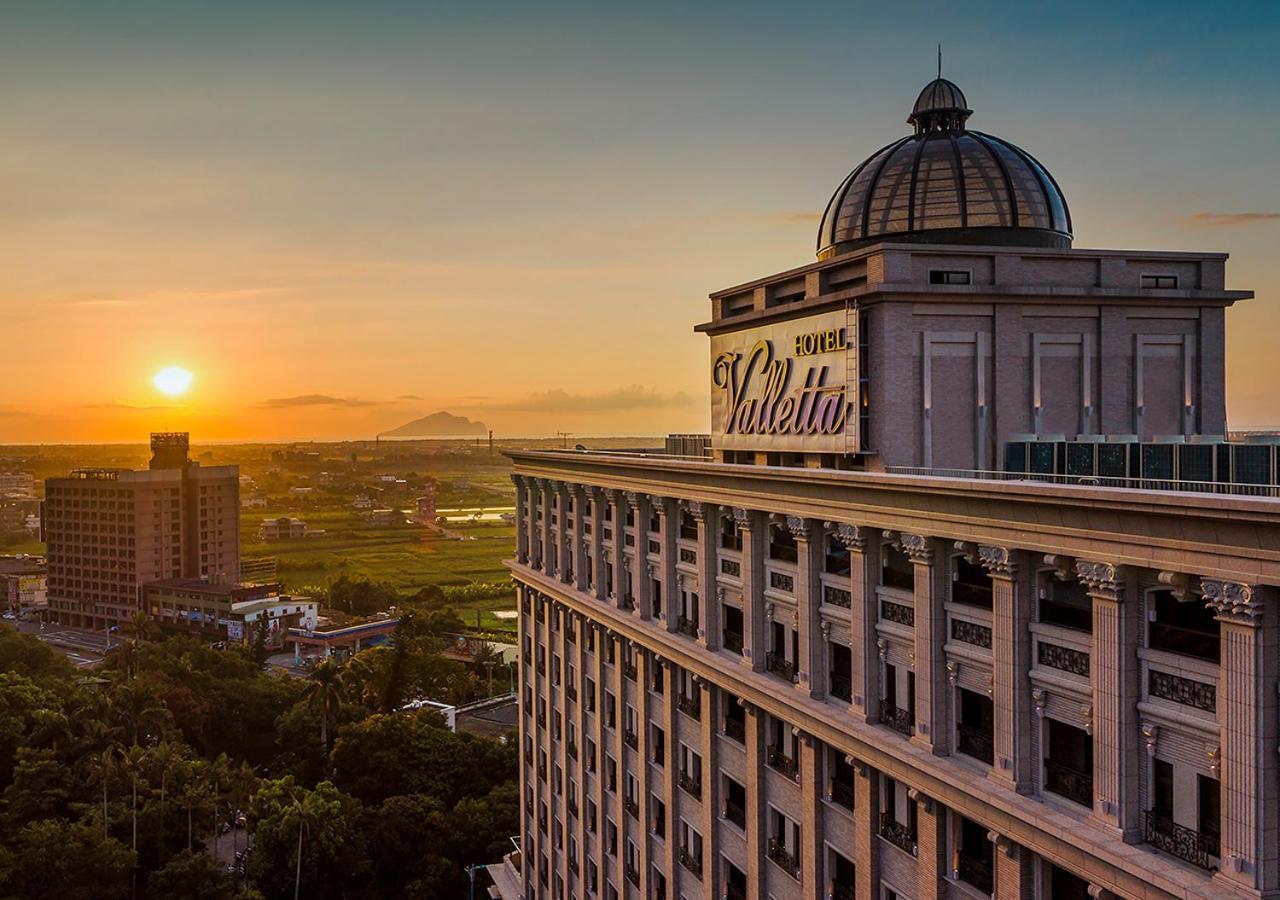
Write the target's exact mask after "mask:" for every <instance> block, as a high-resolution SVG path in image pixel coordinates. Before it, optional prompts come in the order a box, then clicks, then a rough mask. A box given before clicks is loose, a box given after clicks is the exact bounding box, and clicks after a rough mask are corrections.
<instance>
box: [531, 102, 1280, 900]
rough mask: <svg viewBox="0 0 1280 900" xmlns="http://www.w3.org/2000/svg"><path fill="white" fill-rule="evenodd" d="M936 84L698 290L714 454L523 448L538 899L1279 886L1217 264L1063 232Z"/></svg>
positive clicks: (1269, 646)
mask: <svg viewBox="0 0 1280 900" xmlns="http://www.w3.org/2000/svg"><path fill="white" fill-rule="evenodd" d="M969 115H970V111H969V109H968V107H967V104H966V103H965V100H964V97H963V95H962V94H961V93H960V91H959V89H957V88H956V87H955V86H954V85H952V84H951V83H950V82H946V81H943V80H939V81H937V82H934V83H932V84H930V85H929V86H927V87H926V88H925V90H924V91H923V92H922V93H921V95H920V98H919V100H918V101H917V103H916V107H915V109H914V110H913V112H912V115H911V117H910V118H909V120H908V121H909V122H910V123H911V124H912V125H914V133H912V134H911V135H909V136H908V137H906V138H903V139H902V140H900V141H898V142H896V143H894V144H891V145H889V146H888V147H886V148H885V149H883V150H881V151H879V152H877V153H876V154H874V155H873V156H872V157H871V158H869V159H868V160H867V161H866V162H864V163H863V164H862V165H860V166H859V167H858V168H857V169H855V170H854V172H853V173H852V174H851V175H850V176H849V177H848V178H847V179H846V180H845V181H844V182H843V183H842V184H841V186H840V187H839V189H838V190H837V192H836V194H835V196H834V197H833V199H832V201H831V204H830V206H829V208H828V210H827V214H826V216H825V217H824V218H823V222H822V225H821V229H820V234H819V243H818V249H819V260H818V262H816V263H814V264H810V265H806V266H803V267H801V268H798V269H795V270H792V271H788V272H783V273H781V274H778V275H774V276H770V277H768V278H762V279H759V280H756V281H752V282H749V283H746V284H743V285H740V286H737V287H734V288H730V289H728V290H724V291H719V292H717V293H715V294H713V295H712V296H711V300H712V316H711V320H710V321H709V322H708V323H706V324H704V325H701V326H699V330H701V331H703V332H705V333H707V334H708V335H709V337H710V341H711V359H710V363H711V365H710V373H709V374H710V376H711V384H712V435H711V453H710V455H709V456H707V457H692V458H690V457H684V456H676V455H671V454H664V453H663V452H662V451H655V452H654V453H651V454H636V453H632V454H626V453H611V452H607V451H602V452H590V451H537V452H535V451H528V452H517V453H513V454H512V458H513V461H514V472H515V474H514V480H515V483H516V494H517V498H518V511H517V517H518V522H519V529H518V546H517V557H516V559H515V561H514V562H513V563H512V566H511V568H512V572H513V574H514V576H515V578H516V581H517V583H518V590H519V595H520V604H521V608H520V631H521V642H522V650H523V659H522V665H521V668H520V673H521V674H520V691H521V717H520V740H521V742H522V754H523V767H522V770H521V772H522V774H521V789H522V791H523V795H522V814H521V836H520V842H521V843H520V851H519V853H518V854H515V855H513V857H511V858H510V859H509V861H508V862H509V866H511V867H512V868H514V870H515V871H516V874H517V876H518V878H517V880H518V881H519V882H520V883H522V884H523V889H524V892H525V894H526V895H527V896H529V897H539V898H543V897H545V898H553V900H562V898H577V897H600V898H604V900H615V898H630V897H646V898H662V900H667V898H670V900H676V898H688V900H693V898H699V897H708V898H730V900H739V898H776V900H800V898H806V900H817V898H820V897H826V898H834V900H848V898H855V897H856V898H858V900H898V898H904V900H938V898H942V897H946V898H952V900H960V898H967V900H976V898H983V897H991V896H995V897H997V898H1015V897H1016V898H1032V897H1040V898H1053V900H1077V898H1078V900H1085V898H1088V897H1093V898H1099V897H1111V896H1115V897H1125V898H1139V897H1141V898H1154V897H1174V896H1177V897H1217V898H1222V897H1274V896H1277V894H1278V893H1280V828H1278V825H1280V789H1278V786H1277V763H1278V762H1280V758H1278V753H1277V751H1278V750H1280V729H1278V728H1277V684H1278V680H1277V679H1278V674H1280V673H1278V660H1280V654H1278V652H1277V651H1278V650H1280V647H1278V646H1277V643H1278V642H1277V605H1276V604H1277V597H1276V586H1278V585H1280V503H1278V502H1277V500H1276V499H1275V497H1274V494H1275V491H1276V489H1275V487H1274V484H1275V480H1276V479H1275V472H1276V462H1277V461H1276V458H1275V449H1276V448H1275V447H1273V446H1270V445H1266V444H1241V445H1233V444H1229V443H1227V442H1225V440H1224V438H1223V437H1222V435H1224V433H1225V430H1226V412H1225V400H1224V376H1223V355H1224V354H1223V339H1224V338H1223V331H1224V320H1225V315H1224V314H1225V310H1226V308H1228V307H1229V306H1230V305H1231V304H1232V303H1233V302H1235V301H1237V300H1240V299H1243V298H1246V297H1248V296H1250V294H1248V293H1246V292H1239V291H1228V290H1226V288H1225V257H1224V256H1222V255H1220V254H1208V253H1158V252H1128V251H1110V250H1103V251H1096V250H1081V249H1073V248H1072V246H1071V222H1070V218H1069V215H1068V212H1067V205H1066V202H1065V200H1064V199H1063V196H1062V193H1061V191H1060V190H1059V188H1058V186H1057V184H1056V183H1055V182H1054V180H1053V179H1052V177H1051V176H1050V175H1049V174H1048V171H1047V169H1045V168H1044V167H1043V166H1042V165H1040V164H1039V163H1038V162H1036V160H1034V159H1033V158H1032V157H1031V156H1030V155H1029V154H1027V153H1025V152H1024V151H1022V150H1020V149H1019V148H1017V147H1015V146H1014V145H1012V144H1010V143H1008V142H1007V141H1003V140H1001V139H998V138H994V137H991V136H990V135H986V134H982V133H979V132H975V131H971V130H969V129H968V126H967V119H968V117H969Z"/></svg>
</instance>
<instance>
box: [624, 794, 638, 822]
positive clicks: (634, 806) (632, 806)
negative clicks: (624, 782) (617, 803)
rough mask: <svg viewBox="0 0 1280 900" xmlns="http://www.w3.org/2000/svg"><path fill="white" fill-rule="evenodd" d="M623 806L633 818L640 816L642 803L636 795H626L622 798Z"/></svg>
mask: <svg viewBox="0 0 1280 900" xmlns="http://www.w3.org/2000/svg"><path fill="white" fill-rule="evenodd" d="M622 808H623V809H625V810H626V811H627V814H628V815H630V816H631V818H633V819H639V818H640V804H639V803H638V802H637V801H636V799H635V798H634V797H624V798H623V800H622Z"/></svg>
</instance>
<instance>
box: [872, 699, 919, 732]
mask: <svg viewBox="0 0 1280 900" xmlns="http://www.w3.org/2000/svg"><path fill="white" fill-rule="evenodd" d="M911 718H912V717H911V713H909V712H908V711H907V710H905V709H902V708H901V707H898V706H894V705H893V703H891V702H890V701H888V700H881V701H880V723H881V724H882V725H887V726H889V727H890V728H892V729H893V730H894V731H896V732H898V734H900V735H902V736H903V737H911V735H912V734H913V733H914V732H915V726H914V723H912V721H911Z"/></svg>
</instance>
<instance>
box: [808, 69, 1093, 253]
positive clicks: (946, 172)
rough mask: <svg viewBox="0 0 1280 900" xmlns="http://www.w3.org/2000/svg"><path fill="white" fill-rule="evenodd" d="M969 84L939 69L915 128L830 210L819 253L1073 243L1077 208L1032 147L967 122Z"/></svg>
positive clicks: (857, 173)
mask: <svg viewBox="0 0 1280 900" xmlns="http://www.w3.org/2000/svg"><path fill="white" fill-rule="evenodd" d="M972 114H973V111H972V110H970V109H969V108H968V103H967V102H966V100H965V96H964V93H963V92H962V91H961V90H960V88H958V87H957V86H956V85H955V84H953V83H952V82H950V81H948V80H946V79H945V78H938V79H936V80H935V81H931V82H930V83H929V84H927V85H925V87H924V90H922V91H921V92H920V96H919V97H917V98H916V103H915V106H914V107H913V108H912V110H911V115H910V116H908V117H907V121H908V122H909V123H910V124H911V125H913V126H915V134H911V135H907V136H906V137H904V138H902V139H900V140H897V141H894V142H893V143H892V144H889V145H888V146H887V147H883V148H881V149H880V150H878V151H876V152H875V153H874V154H872V155H871V157H870V158H868V159H867V160H866V161H864V162H863V163H862V164H861V165H860V166H858V167H857V168H856V169H854V170H853V172H852V173H850V175H849V177H848V178H846V179H845V180H844V182H843V183H842V184H841V185H840V187H839V189H838V190H837V191H836V192H835V195H834V196H833V197H832V198H831V202H830V203H828V204H827V211H826V213H825V214H824V215H823V217H822V225H821V227H820V228H819V230H818V258H819V259H827V258H828V257H831V256H835V255H837V254H839V253H844V252H846V251H848V250H852V249H855V248H857V247H860V246H864V245H866V244H871V243H876V242H878V241H898V242H904V243H911V242H917V243H948V244H989V245H1013V246H1029V247H1070V246H1071V213H1070V211H1069V210H1068V209H1067V201H1066V199H1065V198H1064V197H1063V196H1062V191H1061V189H1060V188H1059V187H1058V183H1057V182H1056V181H1054V179H1053V176H1052V175H1050V174H1049V172H1048V170H1047V169H1045V167H1044V166H1042V165H1041V164H1040V163H1039V162H1038V161H1037V160H1036V159H1035V157H1033V156H1032V155H1031V154H1030V153H1027V152H1026V151H1025V150H1023V149H1021V148H1020V147H1018V146H1016V145H1015V144H1011V143H1009V142H1008V141H1006V140H1004V139H1002V138H998V137H995V136H993V135H989V134H983V133H982V132H980V131H970V130H969V129H968V128H967V127H966V124H965V123H966V122H967V120H968V118H969V116H971V115H972Z"/></svg>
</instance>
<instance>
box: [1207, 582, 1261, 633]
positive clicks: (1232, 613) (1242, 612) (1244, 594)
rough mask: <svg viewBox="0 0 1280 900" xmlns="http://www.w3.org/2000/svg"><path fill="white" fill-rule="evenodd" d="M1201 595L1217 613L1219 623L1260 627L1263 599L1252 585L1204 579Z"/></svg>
mask: <svg viewBox="0 0 1280 900" xmlns="http://www.w3.org/2000/svg"><path fill="white" fill-rule="evenodd" d="M1200 593H1201V596H1203V597H1204V602H1205V603H1206V604H1207V605H1208V607H1209V608H1210V609H1212V610H1213V611H1214V612H1215V613H1217V615H1218V620H1219V621H1222V622H1235V623H1237V624H1240V625H1258V624H1259V619H1261V618H1262V598H1261V597H1259V596H1258V592H1257V589H1256V588H1255V587H1254V586H1253V585H1251V584H1245V583H1244V582H1241V581H1219V580H1217V579H1212V578H1203V579H1201V580H1200Z"/></svg>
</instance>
